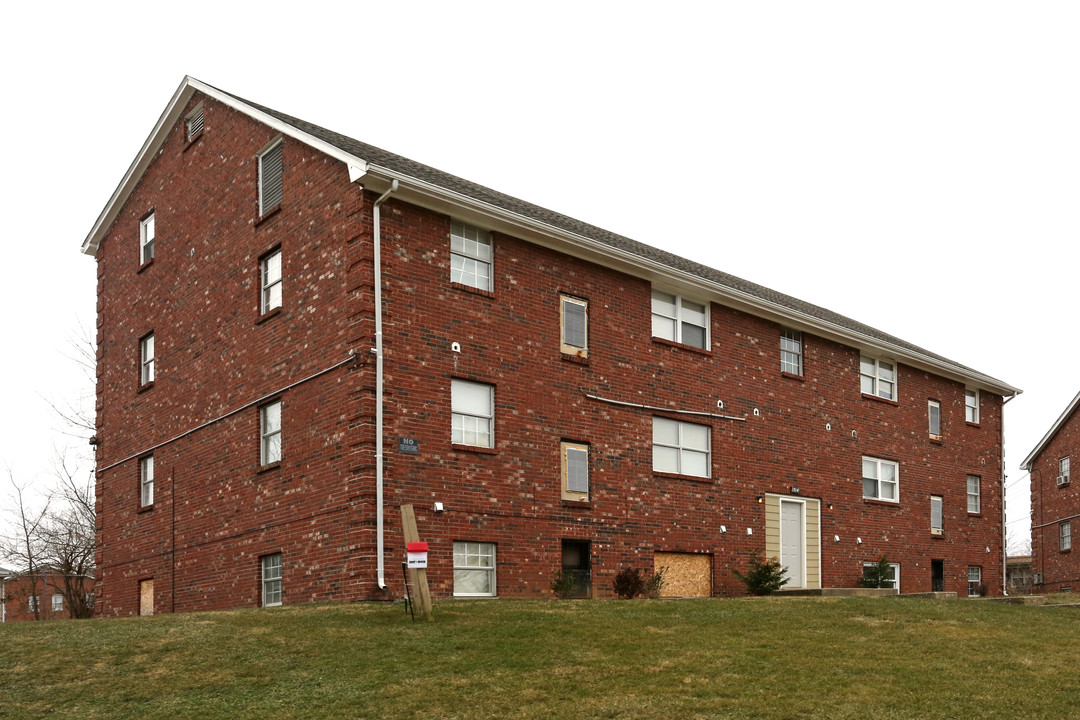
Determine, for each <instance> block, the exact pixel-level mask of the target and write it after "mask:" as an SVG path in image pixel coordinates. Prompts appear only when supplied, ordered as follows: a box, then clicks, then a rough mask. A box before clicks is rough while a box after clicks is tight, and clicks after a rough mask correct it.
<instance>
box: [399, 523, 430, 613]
mask: <svg viewBox="0 0 1080 720" xmlns="http://www.w3.org/2000/svg"><path fill="white" fill-rule="evenodd" d="M401 529H402V530H403V531H404V533H405V542H407V543H411V542H420V533H419V532H418V531H417V529H416V512H415V511H413V506H412V505H411V504H409V505H402V506H401ZM409 582H411V583H412V586H413V588H415V590H416V595H417V599H418V600H419V601H420V603H419V607H420V613H421V614H422V615H423V616H424V617H426V618H427V621H428V622H435V615H434V613H433V612H432V609H431V589H430V588H428V584H427V570H424V569H414V568H409Z"/></svg>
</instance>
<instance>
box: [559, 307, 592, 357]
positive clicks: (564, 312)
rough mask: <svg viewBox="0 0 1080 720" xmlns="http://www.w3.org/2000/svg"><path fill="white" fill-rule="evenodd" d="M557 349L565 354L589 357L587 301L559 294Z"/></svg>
mask: <svg viewBox="0 0 1080 720" xmlns="http://www.w3.org/2000/svg"><path fill="white" fill-rule="evenodd" d="M559 325H560V327H561V333H562V336H561V339H560V342H559V349H560V350H561V351H562V352H564V353H566V354H567V355H576V356H578V357H582V358H587V357H589V301H588V300H582V299H581V298H576V297H571V296H570V295H560V296H559Z"/></svg>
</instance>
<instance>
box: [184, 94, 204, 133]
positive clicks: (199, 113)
mask: <svg viewBox="0 0 1080 720" xmlns="http://www.w3.org/2000/svg"><path fill="white" fill-rule="evenodd" d="M202 129H203V104H202V103H199V104H198V105H196V106H195V107H194V108H192V110H191V112H189V113H188V114H187V116H186V117H184V137H186V138H187V141H188V142H191V141H192V140H194V139H195V138H197V137H198V136H199V133H201V132H202Z"/></svg>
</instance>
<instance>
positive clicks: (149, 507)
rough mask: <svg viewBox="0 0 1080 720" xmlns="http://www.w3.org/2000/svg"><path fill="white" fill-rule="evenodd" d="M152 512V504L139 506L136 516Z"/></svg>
mask: <svg viewBox="0 0 1080 720" xmlns="http://www.w3.org/2000/svg"><path fill="white" fill-rule="evenodd" d="M153 511H154V503H150V504H149V505H143V506H141V507H140V508H139V513H138V514H140V515H141V514H143V513H148V512H153Z"/></svg>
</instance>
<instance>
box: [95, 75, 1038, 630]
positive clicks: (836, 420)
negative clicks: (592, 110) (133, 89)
mask: <svg viewBox="0 0 1080 720" xmlns="http://www.w3.org/2000/svg"><path fill="white" fill-rule="evenodd" d="M701 214H702V217H703V218H705V217H706V216H707V213H706V212H705V211H704V209H703V210H702V213H701ZM83 250H84V252H87V253H89V254H91V255H94V256H95V257H96V258H97V262H98V329H99V332H98V348H99V358H98V375H99V378H98V379H99V382H98V408H97V409H98V433H97V437H98V439H99V441H100V444H99V445H98V448H97V452H98V458H97V460H98V473H97V478H98V487H97V493H98V519H99V520H98V522H99V535H98V539H99V544H98V547H99V555H98V558H97V568H98V573H99V585H98V596H99V611H100V612H101V613H102V614H105V615H122V614H133V613H138V612H144V613H145V612H165V611H186V610H196V609H211V608H229V607H239V606H254V605H259V604H260V603H261V604H277V603H279V602H283V603H300V602H313V601H329V600H337V601H352V600H361V599H391V598H399V597H401V596H402V595H403V583H402V580H401V570H400V562H401V560H403V559H404V554H405V553H404V541H403V537H402V530H401V516H400V513H399V508H400V506H401V505H403V504H413V505H414V506H415V508H416V512H417V518H418V524H419V528H420V534H421V537H422V539H423V540H426V541H427V542H428V543H429V544H430V548H431V552H430V561H429V562H430V564H429V569H428V577H429V579H430V581H431V583H432V589H433V593H434V594H435V596H436V597H437V598H438V597H450V596H452V595H456V596H484V595H492V594H498V595H503V596H519V597H544V596H550V594H551V593H550V589H549V584H550V581H551V578H552V574H553V573H554V572H555V571H556V570H557V569H560V568H563V569H566V570H569V571H572V572H574V573H575V574H576V575H577V577H578V578H580V580H581V582H582V592H583V593H584V594H589V595H592V596H597V597H608V596H611V595H612V591H611V581H612V579H613V577H614V576H615V574H616V573H617V572H618V571H619V570H620V569H622V568H624V567H628V566H636V567H641V568H645V569H651V568H653V567H654V566H655V567H667V568H669V571H668V572H669V577H668V579H669V585H668V588H669V592H670V593H677V594H681V595H736V594H741V593H742V592H743V589H742V586H741V584H740V583H739V582H738V581H737V580H736V579H735V578H734V577H733V576H732V573H731V570H732V568H739V569H745V566H746V562H747V558H748V557H749V555H750V553H751V552H752V551H754V550H758V549H760V550H764V551H766V552H767V553H769V554H770V555H777V556H779V557H781V558H782V560H783V561H784V562H785V564H786V565H787V566H789V568H790V570H791V574H792V576H793V583H792V585H793V586H801V587H808V588H814V587H821V586H828V587H838V586H853V585H855V584H856V583H857V581H858V579H859V578H860V577H861V574H862V572H863V565H864V563H868V562H870V561H873V560H876V559H878V558H879V557H880V556H881V555H882V554H885V555H886V556H887V557H888V558H889V559H890V560H891V561H892V562H894V563H897V572H898V573H899V577H898V580H899V583H900V587H901V589H902V591H904V592H917V591H929V590H931V589H932V588H940V589H944V590H954V591H958V592H960V593H961V594H966V592H967V590H968V588H969V581H970V580H971V579H972V578H974V579H975V580H976V582H974V583H971V585H970V586H971V587H973V588H974V587H981V586H982V585H985V589H986V590H987V591H989V592H991V593H1000V592H1001V585H1002V580H1003V577H1004V555H1003V545H1002V504H1001V497H1002V488H1001V477H1002V461H1001V428H1002V422H1001V413H1002V401H1003V396H1011V395H1014V394H1016V393H1017V392H1019V391H1018V390H1016V389H1015V388H1012V387H1010V386H1009V385H1007V384H1005V383H1002V382H1001V381H999V380H995V379H994V378H991V377H989V376H986V375H984V374H982V373H979V372H977V371H975V370H971V369H969V368H966V367H964V366H962V365H959V364H957V363H955V362H953V361H951V360H948V359H945V358H943V357H940V356H938V355H935V354H934V353H931V352H929V351H927V350H923V349H921V348H918V347H916V346H914V345H911V344H910V343H907V342H905V341H903V340H900V339H898V338H895V337H892V336H891V335H888V334H886V333H883V332H881V331H878V330H875V329H873V328H871V327H869V326H866V325H863V324H861V323H858V322H856V321H853V320H850V319H848V318H845V317H842V316H840V315H837V314H835V313H832V312H830V311H828V310H825V309H823V308H819V307H816V306H813V305H810V304H808V303H804V302H802V301H800V300H797V299H795V298H791V297H788V296H786V295H783V294H781V293H777V292H775V291H772V290H769V289H767V288H764V287H761V286H759V285H755V284H753V283H749V282H746V281H744V280H741V279H739V278H735V277H732V276H730V275H727V274H725V273H722V272H719V271H716V270H712V269H710V268H707V267H704V266H701V265H699V264H696V263H693V262H690V261H688V260H685V259H682V258H679V257H676V256H674V255H671V254H669V253H667V252H664V251H662V250H657V249H655V248H652V247H649V246H646V245H642V244H640V243H637V242H634V241H632V240H629V239H627V238H623V237H620V236H617V235H614V234H612V233H609V232H606V231H604V230H601V229H599V228H596V227H592V226H589V225H586V224H584V223H581V222H578V221H575V220H572V219H570V218H567V217H565V216H562V215H559V214H557V213H554V212H551V211H548V210H544V209H542V208H539V207H536V206H534V205H530V204H528V203H526V202H523V201H520V200H517V199H514V198H511V197H508V196H506V195H503V194H501V193H498V192H495V191H493V190H489V189H487V188H483V187H480V186H478V185H475V184H473V183H469V182H467V181H465V180H462V179H460V178H456V177H453V176H451V175H448V174H445V173H442V172H440V171H437V170H434V169H432V168H429V167H427V166H424V165H421V164H419V163H415V162H413V161H410V160H407V159H405V158H402V157H399V156H397V155H393V154H391V153H387V152H385V151H382V150H379V149H377V148H374V147H371V146H369V145H365V144H363V143H360V142H357V141H355V140H351V139H349V138H346V137H344V136H341V135H337V134H334V133H331V132H329V131H326V130H324V129H322V128H319V127H316V126H313V125H310V124H308V123H305V122H303V121H300V120H297V119H295V118H292V117H290V116H287V115H283V114H281V113H278V112H276V111H273V110H269V109H267V108H264V107H261V106H258V105H255V104H253V103H249V102H246V101H244V100H241V99H239V98H237V97H235V96H233V95H230V94H228V93H225V92H222V91H220V90H217V89H214V88H211V87H209V86H207V85H204V84H203V83H200V82H198V81H196V80H192V79H190V78H189V79H185V81H184V82H183V83H182V84H181V86H180V88H179V89H178V90H177V92H176V94H175V95H174V97H173V99H172V101H171V102H170V104H169V106H168V107H167V108H166V111H165V113H164V114H163V115H162V117H161V120H160V121H159V123H158V125H157V126H156V127H155V129H154V131H153V133H152V134H151V136H150V138H149V139H148V140H147V142H146V144H145V145H144V147H143V148H142V150H141V151H140V153H139V156H138V157H137V158H136V160H135V162H134V164H133V165H132V167H131V169H130V170H129V172H128V173H127V175H126V176H125V177H124V179H123V181H122V182H121V184H120V186H119V187H118V188H117V190H116V192H115V193H114V195H113V197H112V198H111V199H110V201H109V203H108V205H107V206H106V208H105V210H104V211H103V212H102V214H101V216H100V218H99V219H98V221H97V223H96V224H95V226H94V228H93V230H92V231H91V233H90V235H89V236H88V237H87V239H86V242H85V244H84V246H83ZM377 307H381V313H380V312H377V311H376V308H377ZM380 323H381V326H380ZM975 351H976V350H974V349H973V352H975ZM380 366H382V369H380ZM383 373H384V374H385V377H382V376H381V375H382V374H383ZM380 388H382V390H381V392H380ZM380 398H382V399H383V403H382V404H381V403H380ZM380 426H381V429H380ZM377 438H378V439H379V441H378V442H377V441H376V439H377ZM380 451H381V452H382V453H383V454H384V458H383V463H382V464H381V467H382V469H383V472H382V473H380V472H379V467H380V464H379V463H378V462H377V455H378V454H379V452H380ZM380 586H384V587H380Z"/></svg>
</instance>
